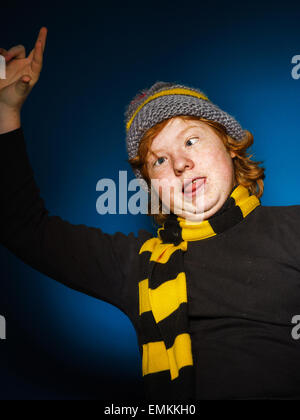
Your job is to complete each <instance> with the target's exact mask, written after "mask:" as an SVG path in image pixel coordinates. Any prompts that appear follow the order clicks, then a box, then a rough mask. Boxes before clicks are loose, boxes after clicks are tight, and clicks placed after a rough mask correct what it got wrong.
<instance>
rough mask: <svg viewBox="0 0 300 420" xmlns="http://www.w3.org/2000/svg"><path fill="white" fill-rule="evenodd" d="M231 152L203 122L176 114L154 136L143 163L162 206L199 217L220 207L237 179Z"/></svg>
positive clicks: (194, 217)
mask: <svg viewBox="0 0 300 420" xmlns="http://www.w3.org/2000/svg"><path fill="white" fill-rule="evenodd" d="M234 156H235V154H234V153H233V152H230V153H229V152H228V151H227V150H226V148H225V146H224V144H223V142H222V140H221V139H220V138H219V137H218V136H217V135H216V134H215V132H214V131H213V129H212V128H211V127H210V126H209V125H207V124H206V123H205V122H203V121H197V120H183V119H182V118H180V117H175V118H172V119H171V120H170V121H169V122H168V124H167V125H166V126H165V127H164V128H163V129H162V130H161V132H160V133H159V134H158V135H157V136H156V137H155V138H154V140H153V142H152V144H151V147H150V150H149V151H148V154H147V158H146V163H147V170H148V174H149V177H150V179H151V185H152V188H154V190H155V191H156V192H157V193H158V194H159V197H160V198H161V200H162V202H163V204H164V206H165V208H167V209H168V210H171V211H172V212H173V213H175V214H177V215H179V216H180V217H183V218H185V219H186V220H191V221H202V220H206V219H208V218H209V217H211V216H212V215H213V214H215V213H216V212H217V211H218V210H219V209H220V208H221V207H222V205H223V204H224V202H225V201H226V199H227V197H228V195H229V193H230V191H231V190H232V188H233V186H234V185H235V183H236V181H235V177H234V167H233V162H232V158H233V157H234Z"/></svg>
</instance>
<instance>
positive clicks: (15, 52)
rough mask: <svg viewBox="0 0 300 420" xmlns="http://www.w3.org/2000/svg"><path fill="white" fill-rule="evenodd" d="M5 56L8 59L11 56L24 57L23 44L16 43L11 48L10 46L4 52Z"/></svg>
mask: <svg viewBox="0 0 300 420" xmlns="http://www.w3.org/2000/svg"><path fill="white" fill-rule="evenodd" d="M6 57H7V58H9V59H12V58H25V57H26V51H25V47H24V45H16V46H14V47H12V48H10V49H9V50H8V51H7V52H6Z"/></svg>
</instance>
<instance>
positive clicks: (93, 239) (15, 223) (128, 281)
mask: <svg viewBox="0 0 300 420" xmlns="http://www.w3.org/2000/svg"><path fill="white" fill-rule="evenodd" d="M0 148H1V157H0V160H1V161H0V167H1V168H0V175H1V186H2V188H1V198H0V200H1V201H0V204H1V207H0V216H1V218H0V242H1V243H2V244H3V245H4V246H5V247H6V248H8V249H9V250H10V251H11V252H12V253H14V254H15V255H16V256H17V257H18V258H20V259H21V260H22V261H24V262H25V263H27V264H29V265H30V266H31V267H33V268H34V269H36V270H38V271H40V272H41V273H43V274H45V275H47V276H49V277H51V278H53V279H55V280H57V281H59V282H61V283H63V284H65V285H66V286H68V287H70V288H72V289H75V290H78V291H81V292H83V293H86V294H88V295H90V296H94V297H96V298H99V299H101V300H104V301H106V302H108V303H111V304H113V305H115V306H117V307H118V308H120V309H121V310H123V311H124V312H125V313H127V314H128V312H130V311H131V310H132V311H133V312H135V310H136V308H132V305H134V306H136V304H137V285H136V284H133V282H134V278H136V275H134V270H136V269H137V268H138V267H137V258H138V251H139V248H140V246H141V245H142V243H143V242H144V241H145V240H147V239H149V237H150V236H151V235H150V233H148V232H146V231H143V230H140V231H139V234H138V236H137V237H136V236H135V235H134V234H133V233H130V234H129V235H125V234H123V233H121V232H117V233H115V234H114V235H110V234H106V233H103V232H102V230H101V229H99V228H93V227H88V226H86V225H73V224H71V223H69V222H67V221H65V220H62V219H61V218H60V217H58V216H49V214H48V213H49V212H48V210H47V209H46V208H45V205H44V200H43V199H42V198H41V197H40V192H39V189H38V187H37V185H36V182H35V180H34V174H33V170H32V168H31V165H30V162H29V159H28V155H27V151H26V144H25V140H24V133H23V129H22V127H20V128H18V129H17V130H14V131H10V132H9V133H5V134H2V135H0ZM130 305H131V306H130Z"/></svg>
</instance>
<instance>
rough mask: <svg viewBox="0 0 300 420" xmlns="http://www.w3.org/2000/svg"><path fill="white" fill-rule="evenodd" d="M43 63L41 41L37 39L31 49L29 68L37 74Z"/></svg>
mask: <svg viewBox="0 0 300 420" xmlns="http://www.w3.org/2000/svg"><path fill="white" fill-rule="evenodd" d="M42 65H43V50H42V43H41V41H37V42H36V44H35V47H34V50H33V58H32V61H31V70H32V71H33V73H34V74H39V73H40V71H41V70H42Z"/></svg>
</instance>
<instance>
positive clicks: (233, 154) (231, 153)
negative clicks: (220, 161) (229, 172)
mask: <svg viewBox="0 0 300 420" xmlns="http://www.w3.org/2000/svg"><path fill="white" fill-rule="evenodd" d="M230 156H231V158H232V159H233V158H235V157H236V153H234V152H233V151H232V150H230Z"/></svg>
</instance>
